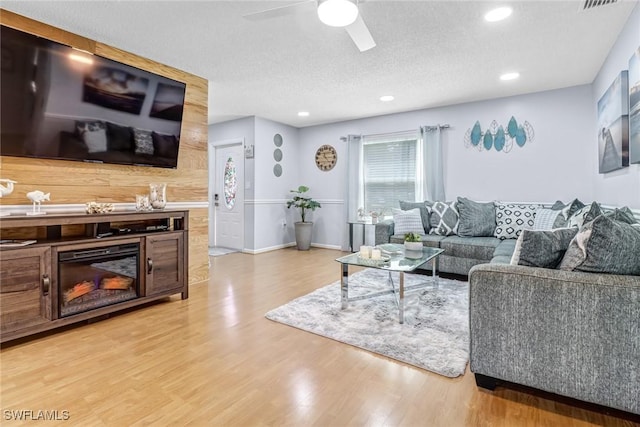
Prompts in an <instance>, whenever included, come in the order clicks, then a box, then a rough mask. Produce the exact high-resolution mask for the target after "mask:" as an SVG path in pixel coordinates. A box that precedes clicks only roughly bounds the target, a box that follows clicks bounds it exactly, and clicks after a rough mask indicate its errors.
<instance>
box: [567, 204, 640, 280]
mask: <svg viewBox="0 0 640 427" xmlns="http://www.w3.org/2000/svg"><path fill="white" fill-rule="evenodd" d="M559 268H560V269H561V270H577V271H586V272H592V273H610V274H630V275H636V276H640V228H638V227H635V226H633V225H630V224H627V223H625V222H622V221H615V220H613V219H610V218H608V217H607V216H606V215H600V216H598V217H597V218H595V219H594V220H593V221H591V222H588V223H586V224H585V225H584V226H583V227H582V228H581V229H580V231H579V232H578V234H577V235H576V237H574V238H573V240H572V241H571V243H570V244H569V248H568V249H567V252H566V254H565V256H564V258H563V259H562V262H561V263H560V266H559Z"/></svg>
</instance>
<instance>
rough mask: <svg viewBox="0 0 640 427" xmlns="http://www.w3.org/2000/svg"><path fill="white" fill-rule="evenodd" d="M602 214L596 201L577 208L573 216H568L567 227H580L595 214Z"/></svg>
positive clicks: (592, 218) (595, 215) (593, 217)
mask: <svg viewBox="0 0 640 427" xmlns="http://www.w3.org/2000/svg"><path fill="white" fill-rule="evenodd" d="M599 215H602V209H600V205H599V204H598V203H596V202H593V203H591V204H590V205H587V206H584V207H582V208H580V209H578V210H577V211H576V212H575V213H574V214H573V216H571V217H570V218H569V223H568V224H567V226H568V227H578V228H582V226H583V225H584V224H586V223H587V222H589V221H593V220H594V219H595V218H596V217H597V216H599Z"/></svg>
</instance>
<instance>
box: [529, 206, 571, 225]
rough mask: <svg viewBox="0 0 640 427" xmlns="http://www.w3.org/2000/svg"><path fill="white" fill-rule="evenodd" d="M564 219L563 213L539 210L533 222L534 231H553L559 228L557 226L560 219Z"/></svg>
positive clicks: (544, 209)
mask: <svg viewBox="0 0 640 427" xmlns="http://www.w3.org/2000/svg"><path fill="white" fill-rule="evenodd" d="M559 216H560V217H562V211H559V210H553V209H546V208H538V209H537V210H536V216H535V219H534V221H533V229H534V230H553V229H554V228H558V227H556V226H555V224H556V221H557V220H558V217H559ZM563 219H564V218H563Z"/></svg>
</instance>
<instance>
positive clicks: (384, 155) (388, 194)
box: [362, 135, 420, 215]
mask: <svg viewBox="0 0 640 427" xmlns="http://www.w3.org/2000/svg"><path fill="white" fill-rule="evenodd" d="M362 150H363V153H362V156H363V157H362V159H363V162H362V166H363V195H364V209H365V212H371V211H377V212H381V211H383V210H385V213H386V214H387V215H388V214H390V212H389V210H390V208H392V207H397V206H398V201H399V200H410V201H413V200H416V193H417V192H418V191H419V189H418V179H417V178H418V173H417V171H418V167H419V166H420V165H419V161H418V154H419V153H418V137H417V135H413V136H406V135H405V136H404V137H400V138H386V139H376V140H371V139H367V138H365V140H364V141H363V145H362Z"/></svg>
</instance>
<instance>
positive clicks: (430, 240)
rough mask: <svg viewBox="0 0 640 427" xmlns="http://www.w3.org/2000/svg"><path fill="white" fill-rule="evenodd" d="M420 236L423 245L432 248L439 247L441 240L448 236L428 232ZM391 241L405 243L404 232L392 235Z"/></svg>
mask: <svg viewBox="0 0 640 427" xmlns="http://www.w3.org/2000/svg"><path fill="white" fill-rule="evenodd" d="M420 237H422V245H423V246H428V247H430V248H439V247H440V242H441V241H443V240H444V239H445V238H446V236H440V235H438V234H427V235H421V236H420ZM389 242H390V243H400V244H402V243H404V234H395V235H393V236H391V238H390V239H389Z"/></svg>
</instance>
